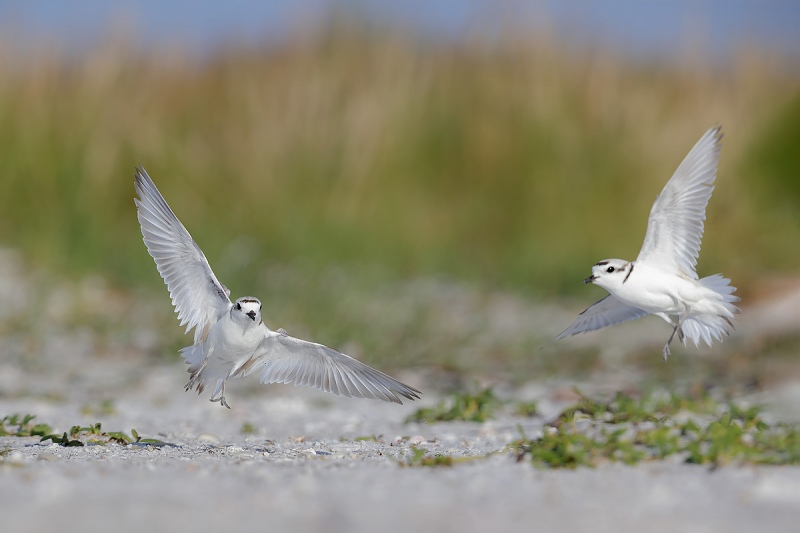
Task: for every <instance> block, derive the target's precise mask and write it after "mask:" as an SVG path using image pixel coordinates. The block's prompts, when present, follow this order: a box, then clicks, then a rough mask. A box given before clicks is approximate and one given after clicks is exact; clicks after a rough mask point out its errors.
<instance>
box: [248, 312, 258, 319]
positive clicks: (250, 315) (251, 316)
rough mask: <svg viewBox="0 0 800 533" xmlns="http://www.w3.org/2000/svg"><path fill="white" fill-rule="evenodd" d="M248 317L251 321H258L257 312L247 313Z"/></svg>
mask: <svg viewBox="0 0 800 533" xmlns="http://www.w3.org/2000/svg"><path fill="white" fill-rule="evenodd" d="M247 316H249V317H250V320H255V319H256V312H255V311H249V312H248V313H247Z"/></svg>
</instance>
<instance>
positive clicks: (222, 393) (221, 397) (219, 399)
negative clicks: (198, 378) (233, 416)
mask: <svg viewBox="0 0 800 533" xmlns="http://www.w3.org/2000/svg"><path fill="white" fill-rule="evenodd" d="M211 401H212V402H219V404H220V405H224V406H225V407H227V408H228V409H230V408H231V406H230V405H228V402H226V401H225V382H224V381H223V382H222V388H221V389H220V391H219V396H217V397H216V398H214V397H213V396H212V397H211Z"/></svg>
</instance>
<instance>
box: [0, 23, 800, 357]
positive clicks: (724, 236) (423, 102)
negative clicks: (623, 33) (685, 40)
mask: <svg viewBox="0 0 800 533" xmlns="http://www.w3.org/2000/svg"><path fill="white" fill-rule="evenodd" d="M6 35H7V38H6V39H4V40H3V41H2V42H1V43H0V146H2V154H3V156H2V164H0V244H2V245H3V246H6V247H12V248H16V249H19V250H21V251H22V253H23V254H24V257H25V258H26V261H28V262H29V264H30V265H33V266H34V267H46V268H49V269H51V271H52V272H63V273H64V275H65V276H66V277H68V278H74V279H78V278H81V277H83V276H87V275H94V274H100V275H102V276H103V277H105V278H106V279H108V280H110V282H111V284H112V285H113V286H115V287H118V288H120V289H122V290H138V288H140V287H150V288H152V290H153V291H154V292H155V291H163V290H164V289H163V288H162V287H161V281H160V279H159V278H158V275H157V272H156V270H155V268H154V265H153V263H152V260H151V259H150V258H149V257H148V256H147V254H146V251H145V248H144V246H143V244H142V241H141V234H140V232H139V228H138V224H137V221H136V213H135V207H134V203H133V196H134V190H133V167H134V165H137V164H142V165H143V166H144V167H145V168H146V169H147V171H148V172H149V173H150V175H151V176H152V177H153V179H154V180H155V182H156V184H157V185H158V186H159V188H160V189H161V191H162V193H163V194H164V195H165V197H166V198H167V200H168V202H169V203H170V205H171V206H172V208H173V209H174V211H175V212H176V214H177V215H178V217H179V218H180V219H181V220H182V221H183V223H184V224H185V225H186V227H187V228H188V229H189V231H190V232H191V233H192V235H193V237H194V238H195V240H196V241H197V242H198V243H199V244H200V245H201V247H202V248H203V250H204V251H205V253H206V255H207V257H208V259H209V261H210V262H211V265H212V267H213V268H214V269H215V271H216V274H217V276H218V277H219V278H220V279H221V280H222V281H223V282H224V283H225V284H226V285H227V286H228V287H229V288H230V289H231V291H232V295H233V296H239V295H243V294H254V295H258V296H260V297H262V299H264V300H265V302H267V301H271V300H272V301H274V302H275V303H274V304H273V305H274V306H275V307H273V312H287V308H291V309H293V311H290V312H289V315H290V316H294V317H299V316H302V317H303V318H302V321H303V322H304V323H307V324H309V325H310V326H309V327H310V329H314V330H315V331H319V330H320V329H322V330H325V329H326V328H328V329H330V328H333V329H336V327H337V326H336V324H338V323H339V322H341V321H342V320H348V318H347V317H344V318H343V317H342V316H332V315H337V314H338V313H340V312H342V311H341V309H342V308H343V307H344V304H343V303H342V302H346V301H347V298H348V296H347V294H353V293H359V292H360V293H364V294H367V295H368V294H370V293H374V292H377V291H382V290H384V291H387V290H388V291H391V289H386V287H387V286H388V287H391V286H392V285H391V284H392V283H394V282H397V281H399V280H408V279H418V278H426V277H435V278H440V279H447V280H456V281H457V282H458V283H465V284H468V285H470V286H474V287H478V288H479V289H480V290H497V289H499V290H503V291H510V292H514V293H517V294H520V295H523V297H524V298H530V299H534V300H538V299H545V300H551V299H554V298H557V297H561V296H565V295H571V294H572V295H574V294H580V295H581V298H582V299H585V300H586V301H587V302H588V301H593V299H594V298H595V296H599V292H598V293H596V294H595V293H592V294H591V295H589V294H588V293H586V292H585V290H586V289H585V288H584V287H582V285H581V284H580V280H582V279H583V278H584V277H585V276H586V275H587V273H588V272H589V268H590V266H591V265H592V264H593V263H595V262H596V261H598V260H600V259H603V258H606V257H621V258H628V259H633V258H635V257H636V255H637V253H638V250H639V247H640V244H641V241H642V239H643V237H644V232H645V228H646V222H647V216H648V213H649V210H650V206H651V204H652V201H653V200H654V198H655V196H656V195H657V194H658V192H659V191H660V190H661V188H662V187H663V186H664V184H665V183H666V181H667V180H668V179H669V177H670V176H671V174H672V172H673V171H674V170H675V169H676V168H677V166H678V164H679V163H680V161H681V160H682V158H683V157H684V156H685V155H686V153H687V152H688V151H689V149H690V148H691V147H692V146H693V144H694V143H695V142H696V141H697V140H698V139H699V138H700V136H701V135H702V134H703V133H704V132H705V131H706V130H707V129H708V128H709V127H711V126H714V125H718V124H719V125H722V126H723V130H724V132H725V138H724V147H723V150H722V157H721V163H720V169H719V176H718V180H717V185H718V187H717V190H716V191H715V193H714V197H713V198H712V201H711V203H710V207H709V210H708V220H707V224H706V238H705V240H704V243H703V249H702V254H701V257H700V261H699V272H700V274H701V275H709V274H713V273H716V272H723V273H725V274H726V275H728V276H730V277H731V278H732V279H733V280H734V284H735V285H737V286H738V287H739V288H740V294H742V295H743V296H744V297H745V298H747V297H749V296H750V295H751V294H752V293H753V292H755V291H756V287H757V286H758V282H759V281H760V280H763V279H764V278H768V277H770V276H783V275H796V274H797V265H798V264H800V246H798V244H797V243H799V242H800V149H798V147H800V71H799V70H798V69H797V68H796V64H794V66H792V64H791V63H787V62H785V61H784V60H783V59H782V58H781V57H778V56H775V55H774V54H768V53H762V52H760V51H759V50H757V49H752V48H746V47H743V48H742V49H741V50H740V52H739V53H737V54H736V55H735V57H734V59H733V60H732V61H729V62H717V61H714V60H712V58H710V57H706V56H705V55H704V54H703V51H702V50H700V49H695V48H691V47H690V48H687V51H686V53H685V54H684V55H682V56H681V57H679V58H677V59H675V58H673V59H661V60H652V61H645V60H642V59H641V58H639V59H631V58H628V57H625V56H623V55H621V54H619V53H617V52H615V51H613V50H612V49H610V48H604V47H602V46H592V47H589V46H585V45H583V46H582V45H574V44H571V43H570V42H569V41H568V40H567V39H565V38H564V37H561V36H559V35H558V34H557V33H556V32H538V33H535V34H534V33H532V32H526V31H523V30H522V29H520V28H514V27H510V28H509V29H508V31H504V32H494V33H492V34H491V35H482V34H481V33H480V32H475V34H474V35H472V36H471V37H467V38H462V39H458V40H446V39H444V40H435V39H420V38H418V36H417V35H415V34H414V33H413V32H410V31H407V30H405V29H403V27H401V26H398V27H393V26H392V25H387V24H376V23H374V22H369V21H367V20H366V19H359V18H358V17H355V18H352V17H332V18H331V19H329V20H328V21H327V22H325V23H323V24H319V25H317V26H314V27H313V28H305V29H303V30H302V31H301V30H298V31H296V32H292V33H290V35H289V37H288V38H286V39H283V40H280V41H279V42H272V43H269V44H263V45H241V44H240V45H237V44H235V43H231V44H228V45H226V46H223V47H221V48H219V49H218V50H216V51H214V52H213V53H211V54H209V55H207V56H206V57H203V58H200V59H198V58H197V57H192V56H190V55H188V54H186V53H184V52H183V51H182V50H181V48H180V47H177V46H176V47H174V48H170V49H165V50H147V49H143V48H141V47H139V46H138V45H137V42H136V39H135V38H134V36H133V33H131V32H125V31H112V32H110V35H112V36H111V37H109V38H108V39H107V40H106V42H105V43H104V45H103V46H100V47H97V48H94V49H92V50H91V51H89V52H88V53H86V54H85V55H80V56H78V57H76V56H75V55H74V54H69V53H66V52H65V51H64V50H62V49H61V48H60V47H59V46H58V43H50V44H43V45H42V46H40V47H38V48H37V49H35V50H27V51H26V52H25V53H24V54H21V53H19V50H16V49H15V44H14V39H13V38H11V37H10V36H11V34H10V33H7V34H6ZM287 272H292V276H291V280H290V279H289V277H287V275H286V273H287ZM342 272H344V273H346V274H345V275H344V278H343V277H341V276H339V275H338V274H337V273H342ZM337 276H338V277H337ZM343 279H344V280H345V281H342V280H343ZM303 287H306V288H307V289H308V292H307V293H304V292H303ZM579 291H584V292H579ZM159 297H161V293H159ZM165 299H166V298H165ZM299 301H301V302H302V303H301V302H299ZM388 301H391V299H388ZM382 312H384V313H390V310H387V309H382V310H376V314H380V313H382ZM343 314H344V315H347V313H346V312H343ZM349 319H350V320H352V321H353V323H357V322H359V321H360V320H363V319H361V318H359V317H350V318H349ZM415 320H423V319H419V318H418V319H415ZM331 323H333V324H331ZM565 325H566V324H565ZM170 327H174V324H170ZM417 327H420V324H418V323H416V322H414V321H413V320H412V321H411V322H410V323H409V324H408V328H409V329H408V330H406V332H409V331H414V330H415V328H417ZM344 329H345V330H347V328H344ZM351 329H352V328H351ZM347 331H350V330H347ZM323 337H324V335H323ZM346 338H347V335H345V334H344V333H343V332H340V333H337V332H334V333H333V334H330V333H329V336H328V337H327V339H328V340H329V341H330V340H331V339H333V341H334V343H335V342H336V341H342V342H343V341H345V340H346ZM528 348H530V347H520V348H519V349H520V350H522V351H524V350H527V349H528ZM423 352H424V350H417V352H415V353H423Z"/></svg>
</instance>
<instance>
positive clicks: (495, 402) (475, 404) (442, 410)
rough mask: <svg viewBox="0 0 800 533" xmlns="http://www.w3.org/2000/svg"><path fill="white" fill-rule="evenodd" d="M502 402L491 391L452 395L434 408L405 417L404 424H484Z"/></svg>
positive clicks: (421, 410) (427, 408)
mask: <svg viewBox="0 0 800 533" xmlns="http://www.w3.org/2000/svg"><path fill="white" fill-rule="evenodd" d="M501 405H502V402H501V401H500V400H499V399H498V398H497V397H496V396H495V395H494V393H493V392H492V389H488V388H487V389H484V390H482V391H480V392H478V393H477V394H474V395H472V394H461V393H456V394H453V395H452V396H451V397H450V398H449V399H446V400H443V401H441V402H439V403H438V404H437V405H436V406H435V407H423V408H421V409H418V410H416V411H415V412H413V413H412V414H411V415H409V416H408V417H406V419H405V422H443V421H453V420H467V421H471V422H485V421H486V420H488V419H490V418H492V417H493V416H494V414H495V411H496V410H497V409H498V408H499V407H500V406H501Z"/></svg>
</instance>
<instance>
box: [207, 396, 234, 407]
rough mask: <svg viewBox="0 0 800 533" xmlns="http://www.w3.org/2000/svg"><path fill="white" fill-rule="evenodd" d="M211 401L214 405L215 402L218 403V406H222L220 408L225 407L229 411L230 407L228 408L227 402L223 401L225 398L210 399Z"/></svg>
mask: <svg viewBox="0 0 800 533" xmlns="http://www.w3.org/2000/svg"><path fill="white" fill-rule="evenodd" d="M211 401H212V402H215V403H216V402H219V404H220V405H222V406H225V407H227V408H228V409H230V408H231V406H230V405H228V402H226V401H225V396H220V397H219V398H211Z"/></svg>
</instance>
